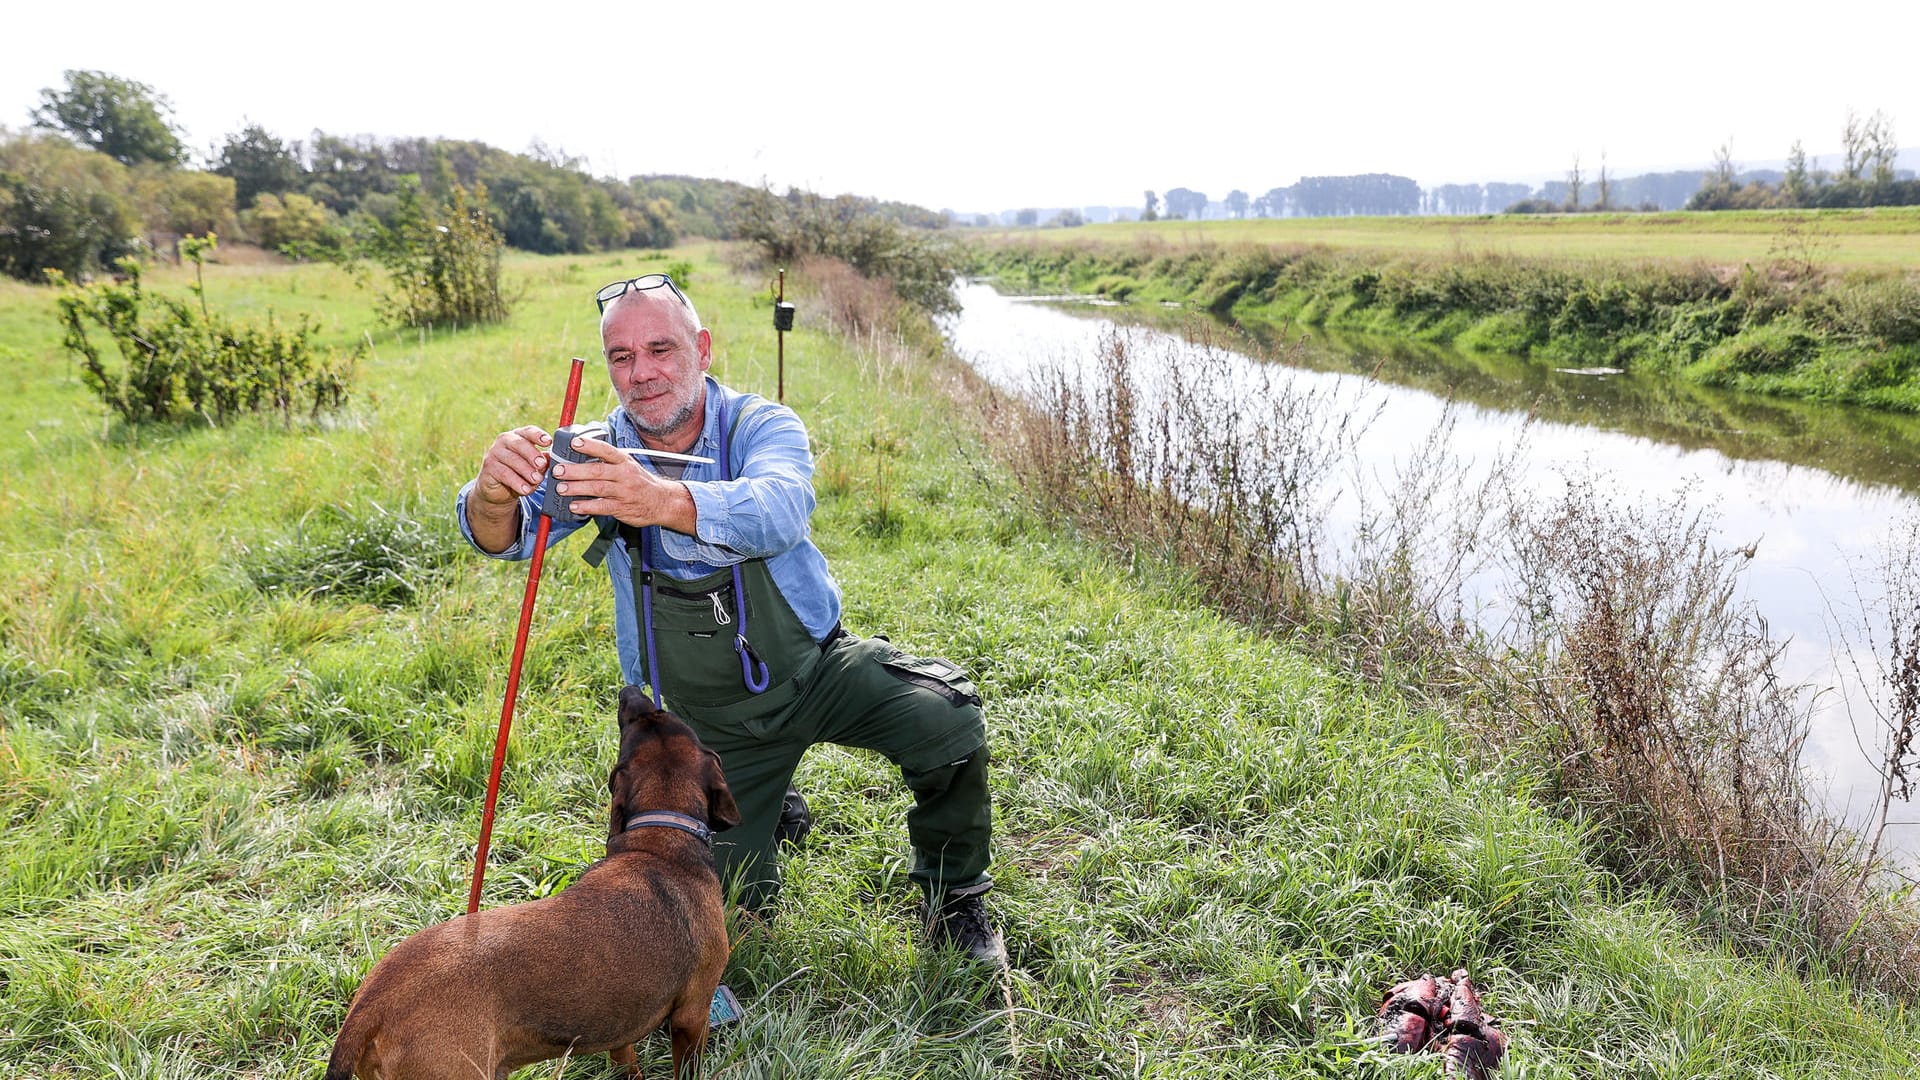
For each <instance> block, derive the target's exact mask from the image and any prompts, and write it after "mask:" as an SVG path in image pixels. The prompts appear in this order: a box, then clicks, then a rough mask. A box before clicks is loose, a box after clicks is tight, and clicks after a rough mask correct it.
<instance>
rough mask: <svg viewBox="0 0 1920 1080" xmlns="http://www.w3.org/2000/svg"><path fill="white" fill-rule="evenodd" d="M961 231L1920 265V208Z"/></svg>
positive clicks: (1016, 236) (1427, 251)
mask: <svg viewBox="0 0 1920 1080" xmlns="http://www.w3.org/2000/svg"><path fill="white" fill-rule="evenodd" d="M966 235H969V236H979V237H981V238H983V239H988V240H991V241H993V242H996V243H1000V242H1007V241H1016V240H1017V241H1031V242H1033V243H1039V244H1079V243H1091V244H1101V245H1104V244H1115V245H1128V246H1131V245H1135V244H1138V243H1142V242H1147V243H1156V242H1157V243H1164V244H1166V245H1169V246H1171V247H1182V248H1184V247H1191V246H1195V245H1206V244H1212V245H1219V246H1223V247H1225V246H1237V245H1247V244H1257V245H1302V244H1304V245H1325V246H1327V247H1330V248H1333V249H1336V250H1360V251H1371V252H1381V253H1408V254H1422V255H1503V256H1516V255H1517V256H1526V257H1542V256H1553V257H1562V258H1569V259H1601V260H1627V261H1642V260H1656V261H1684V262H1692V261H1695V260H1705V261H1707V262H1709V263H1713V264H1717V265H1727V266H1738V265H1740V264H1742V263H1755V264H1759V263H1765V262H1771V261H1775V260H1780V259H1786V260H1792V261H1812V262H1815V263H1818V264H1821V265H1828V266H1835V267H1848V266H1860V267H1914V266H1920V207H1882V208H1876V209H1869V210H1804V211H1777V210H1754V211H1719V212H1714V213H1684V212H1674V213H1660V214H1491V215H1476V216H1472V217H1350V218H1250V219H1246V220H1240V221H1204V222H1195V221H1154V222H1138V221H1133V222H1118V223H1113V224H1106V225H1087V226H1082V227H1080V228H1075V229H1009V230H980V231H978V232H975V231H973V230H968V231H967V233H966Z"/></svg>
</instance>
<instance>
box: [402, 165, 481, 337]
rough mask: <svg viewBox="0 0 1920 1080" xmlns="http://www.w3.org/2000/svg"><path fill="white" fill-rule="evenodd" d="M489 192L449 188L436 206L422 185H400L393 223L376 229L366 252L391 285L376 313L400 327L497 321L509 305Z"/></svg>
mask: <svg viewBox="0 0 1920 1080" xmlns="http://www.w3.org/2000/svg"><path fill="white" fill-rule="evenodd" d="M486 200H487V190H486V188H485V187H484V186H476V187H475V188H474V190H473V193H472V194H471V195H469V194H468V192H467V190H466V188H464V187H462V186H461V185H459V184H454V185H453V188H452V191H451V193H450V194H449V195H448V197H447V202H446V204H445V205H443V206H433V205H430V204H428V203H426V202H424V201H423V200H422V199H421V195H420V188H419V185H418V184H416V183H412V182H408V183H406V184H403V185H402V186H401V188H400V193H399V196H398V206H397V208H396V210H395V213H394V219H393V221H392V223H391V224H382V225H379V226H377V227H376V228H375V229H374V234H373V237H372V238H371V240H370V241H369V244H368V249H369V251H370V253H371V254H372V255H373V257H374V259H375V260H376V261H378V262H379V263H380V264H381V265H382V266H384V267H386V268H387V272H388V274H390V275H391V277H392V280H391V287H390V288H389V290H388V291H387V293H385V294H384V295H383V296H381V298H380V301H379V303H380V310H381V314H382V315H383V316H384V317H386V318H387V319H388V320H390V321H392V322H394V323H397V324H399V325H401V326H472V325H475V324H477V323H491V322H502V321H504V320H505V319H506V317H507V301H506V299H505V298H504V297H503V296H502V295H501V293H500V253H501V249H502V248H503V247H504V246H505V241H504V240H503V239H502V238H501V235H500V230H498V229H496V228H495V227H494V225H493V220H492V219H491V218H489V217H488V216H487V212H486V210H485V209H484V207H485V205H486Z"/></svg>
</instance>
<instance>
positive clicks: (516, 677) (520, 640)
mask: <svg viewBox="0 0 1920 1080" xmlns="http://www.w3.org/2000/svg"><path fill="white" fill-rule="evenodd" d="M586 367H587V362H586V361H585V360H582V359H580V358H579V357H577V356H576V357H574V358H573V370H572V371H571V372H569V373H568V374H567V397H566V400H565V401H564V402H563V403H562V404H561V406H560V426H561V427H566V426H567V425H568V424H571V423H573V408H574V406H575V405H576V404H578V403H579V401H580V376H581V373H582V372H584V371H585V370H586ZM551 528H553V519H552V518H550V517H548V516H547V515H546V514H545V513H542V514H541V515H540V528H539V534H538V535H537V536H535V537H534V540H533V564H532V565H531V566H529V567H527V592H526V595H525V596H524V597H522V598H521V600H520V631H519V633H518V634H517V635H515V637H514V639H513V662H512V663H511V665H509V666H508V668H507V700H506V701H504V702H502V703H501V705H500V733H499V734H498V735H496V736H495V737H494V740H493V771H492V772H491V773H490V774H489V775H488V776H487V808H486V811H485V812H484V813H482V814H481V815H480V848H479V850H478V851H477V852H475V853H474V856H473V888H471V889H469V890H468V891H467V914H469V915H471V914H473V913H474V912H476V911H479V910H480V879H481V878H482V877H484V876H486V872H487V845H488V843H489V842H490V841H492V839H493V804H494V802H495V800H497V799H498V798H499V796H500V767H501V765H503V764H504V763H505V762H506V759H507V732H508V731H510V730H512V728H513V701H514V699H515V698H517V697H519V696H520V664H521V661H523V660H525V659H526V657H527V630H528V629H529V628H530V627H532V626H533V598H534V596H535V595H536V594H538V593H539V591H540V567H541V565H542V564H544V563H545V562H546V559H547V531H548V530H549V529H551Z"/></svg>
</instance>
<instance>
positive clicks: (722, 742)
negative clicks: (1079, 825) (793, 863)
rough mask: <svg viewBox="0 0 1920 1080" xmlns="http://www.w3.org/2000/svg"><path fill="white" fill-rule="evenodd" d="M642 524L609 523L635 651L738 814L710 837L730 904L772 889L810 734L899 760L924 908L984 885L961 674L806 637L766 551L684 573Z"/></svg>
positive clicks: (975, 745)
mask: <svg viewBox="0 0 1920 1080" xmlns="http://www.w3.org/2000/svg"><path fill="white" fill-rule="evenodd" d="M742 415H744V410H743V411H742ZM721 423H722V425H723V426H725V424H726V421H725V420H724V419H723V420H722V421H721ZM721 445H722V446H723V447H725V446H726V442H725V441H724V440H723V442H722V444H721ZM721 456H722V458H723V459H725V458H726V457H727V456H728V453H727V451H726V450H725V449H723V450H722V451H721ZM724 467H725V468H726V469H727V470H728V473H729V474H731V470H732V463H731V461H728V462H727V464H726V465H725V466H724ZM652 533H653V529H652V528H648V529H635V528H631V527H629V526H621V527H620V534H621V538H622V539H623V540H624V541H625V543H626V545H627V555H628V561H629V563H630V564H631V565H632V567H633V596H634V606H635V607H636V608H638V609H639V610H637V611H636V612H635V613H634V614H635V615H636V616H637V621H638V623H639V625H640V627H641V628H642V633H644V634H645V635H646V636H647V641H646V645H645V649H644V651H643V653H642V658H641V659H642V663H643V664H644V665H645V667H646V678H647V681H648V682H649V683H651V684H652V685H653V688H654V690H655V691H656V692H657V694H658V695H659V696H660V697H661V698H663V699H664V700H665V702H666V704H667V705H668V706H669V707H670V708H672V709H673V710H674V711H675V712H677V713H679V714H680V716H681V718H683V719H684V720H686V721H687V723H688V724H690V725H692V727H693V729H694V731H695V732H697V733H698V734H699V736H700V739H701V741H702V742H704V743H706V744H707V746H709V747H711V748H712V749H713V750H714V751H715V752H716V753H718V754H719V755H720V765H721V767H722V769H723V770H724V771H725V772H726V777H727V787H728V788H729V789H730V790H731V791H732V792H733V797H734V800H735V801H736V802H738V803H739V804H740V819H741V822H740V824H739V825H738V826H736V827H734V828H732V829H728V830H726V831H725V832H723V833H720V834H718V835H717V836H715V838H714V844H713V851H714V858H715V860H716V861H717V863H718V866H719V869H720V874H721V880H723V881H726V882H729V883H730V885H731V884H733V883H736V882H737V884H738V887H739V889H740V893H739V896H740V900H741V902H742V903H743V904H745V905H747V906H748V907H750V908H760V907H764V906H765V905H766V904H767V903H768V902H769V901H770V900H772V898H773V895H774V893H775V892H776V891H777V890H778V889H779V885H780V866H779V860H778V858H777V855H776V853H775V851H774V827H775V826H776V825H777V824H778V822H779V819H780V803H781V799H782V797H783V796H784V795H785V794H786V791H787V786H788V784H790V783H791V782H792V780H793V772H794V768H795V767H796V766H798V765H799V764H800V757H801V755H802V754H804V753H806V750H807V747H809V746H812V745H813V744H815V743H821V742H830V743H836V744H839V745H841V746H857V747H861V748H864V749H868V750H878V751H879V752H880V753H882V754H884V755H886V757H887V759H888V760H889V761H892V762H893V763H894V764H895V765H897V766H899V767H900V774H901V776H902V777H903V778H905V780H906V783H907V787H908V788H909V789H911V790H912V792H913V797H914V806H913V809H911V810H909V811H907V838H908V840H909V841H911V843H912V844H913V870H912V871H911V876H912V877H913V879H914V880H915V881H917V882H919V883H920V885H921V887H922V888H924V889H926V890H927V895H928V897H929V899H930V901H931V902H932V904H933V905H934V906H935V907H936V908H937V907H938V904H939V900H940V898H941V897H943V896H945V895H946V894H947V893H949V892H951V891H953V890H956V889H959V890H967V891H978V890H982V889H984V888H985V887H986V886H987V885H989V884H990V883H991V879H990V878H988V876H987V860H988V853H987V846H988V841H989V838H990V835H991V832H992V809H991V805H990V803H989V801H988V795H987V729H986V724H985V723H984V722H983V721H982V719H981V715H980V697H979V695H978V694H976V693H975V692H974V688H973V683H972V682H970V681H969V680H968V679H967V677H966V674H965V673H964V672H962V671H961V670H960V669H959V668H958V667H956V666H954V665H953V664H950V663H948V662H947V661H945V660H940V659H935V658H923V657H916V656H908V655H907V654H905V653H902V652H901V651H900V650H899V649H896V648H894V647H893V644H892V643H891V642H889V641H887V640H885V639H884V638H867V639H861V638H856V637H854V636H853V635H851V634H848V633H845V632H843V631H841V630H840V629H839V628H838V627H835V628H834V631H833V632H832V633H831V634H829V635H828V637H827V640H826V641H825V642H815V641H814V640H813V636H812V635H811V634H810V633H808V632H807V628H806V626H805V625H804V624H802V623H801V621H800V618H799V616H797V615H795V614H794V613H793V607H792V606H791V605H790V604H788V603H787V600H786V597H784V596H782V595H781V594H780V590H779V588H778V586H776V585H775V584H774V581H773V575H772V573H771V572H770V571H769V570H768V569H767V565H766V562H765V560H762V559H750V560H748V561H747V562H745V563H742V564H741V565H740V566H739V567H737V568H729V569H726V570H719V571H715V572H714V573H711V574H708V575H706V576H705V577H701V578H696V579H694V580H691V581H682V580H678V579H674V578H669V577H667V576H666V575H664V574H657V573H654V572H653V570H652V565H653V559H652V551H653V547H652V543H653V540H654V537H653V535H652ZM742 594H744V595H742ZM656 664H657V665H658V669H657V670H658V675H657V676H656V668H655V665H656ZM750 682H751V684H752V685H751V686H750V685H749V684H750ZM756 691H758V692H756Z"/></svg>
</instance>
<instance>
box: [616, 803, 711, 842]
mask: <svg viewBox="0 0 1920 1080" xmlns="http://www.w3.org/2000/svg"><path fill="white" fill-rule="evenodd" d="M647 826H654V827H657V828H662V829H679V830H680V831H681V832H683V833H692V834H693V835H695V836H697V837H699V838H700V842H701V843H703V844H709V845H710V844H712V843H713V830H712V829H709V828H707V823H706V822H704V821H701V820H700V819H699V818H696V817H688V816H687V815H686V814H676V813H674V812H673V811H672V810H643V811H641V812H640V813H638V814H635V815H633V816H632V817H630V818H628V819H627V823H626V824H625V825H623V826H621V828H620V831H621V832H626V831H628V830H630V829H640V828H645V827H647Z"/></svg>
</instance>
